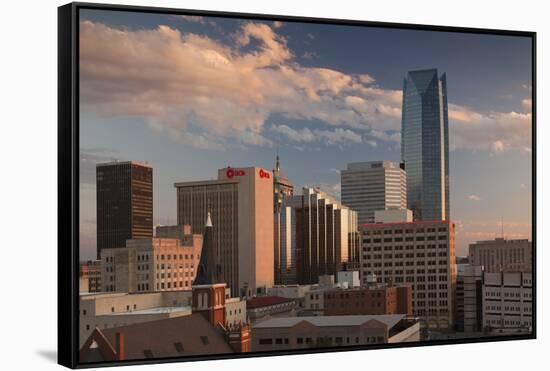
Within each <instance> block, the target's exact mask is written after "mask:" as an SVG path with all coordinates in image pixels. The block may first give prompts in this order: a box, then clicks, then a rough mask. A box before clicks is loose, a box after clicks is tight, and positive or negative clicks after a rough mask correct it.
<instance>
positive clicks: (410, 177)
mask: <svg viewBox="0 0 550 371" xmlns="http://www.w3.org/2000/svg"><path fill="white" fill-rule="evenodd" d="M401 159H402V161H403V162H404V164H405V171H406V173H407V207H408V208H409V209H411V210H412V211H413V217H414V219H415V220H448V219H450V213H449V206H450V204H449V120H448V112H447V79H446V77H445V74H443V75H441V77H438V73H437V69H429V70H419V71H410V72H409V73H408V74H407V78H406V79H405V80H404V82H403V111H402V120H401Z"/></svg>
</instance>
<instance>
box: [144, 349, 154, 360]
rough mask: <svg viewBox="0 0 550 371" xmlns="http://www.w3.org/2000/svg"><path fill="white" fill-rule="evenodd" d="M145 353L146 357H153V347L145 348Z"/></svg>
mask: <svg viewBox="0 0 550 371" xmlns="http://www.w3.org/2000/svg"><path fill="white" fill-rule="evenodd" d="M143 355H144V356H145V358H153V351H152V350H151V349H145V350H143Z"/></svg>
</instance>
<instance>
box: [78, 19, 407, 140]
mask: <svg viewBox="0 0 550 371" xmlns="http://www.w3.org/2000/svg"><path fill="white" fill-rule="evenodd" d="M187 17H188V16H187ZM184 19H186V20H188V21H194V22H201V21H204V19H202V20H201V19H200V18H195V17H192V18H184ZM80 38H81V39H80V57H81V66H80V67H81V68H80V70H81V99H82V107H83V109H84V110H87V111H88V112H92V113H94V114H95V115H97V116H98V117H100V118H117V117H124V118H141V119H145V120H146V121H147V122H148V124H149V126H150V128H152V129H153V130H158V131H161V132H165V133H166V134H167V135H169V136H170V137H172V138H174V139H176V140H179V141H181V142H183V143H187V144H189V145H193V146H196V147H200V148H213V149H223V147H224V146H221V147H220V144H221V143H223V144H225V145H229V144H228V143H230V142H231V141H234V142H237V143H246V144H254V145H269V143H270V141H269V139H268V138H265V137H263V135H262V132H263V131H264V126H265V123H266V121H267V119H268V118H269V116H270V115H271V114H279V115H282V116H284V117H286V118H289V119H298V120H320V121H323V122H324V123H326V124H328V125H334V126H338V127H340V129H341V130H338V131H334V132H332V133H331V132H326V133H324V132H318V133H317V136H324V137H325V139H326V140H327V141H328V142H330V143H334V142H338V141H339V140H340V139H339V138H340V137H346V136H347V137H348V138H349V139H350V140H352V141H355V142H357V141H358V140H359V138H358V136H357V135H353V134H352V133H351V132H350V131H346V130H349V129H351V128H355V129H360V130H365V131H366V133H369V132H370V131H371V130H372V131H376V132H377V133H379V134H380V136H382V133H385V130H386V128H394V129H395V128H398V127H399V119H400V118H399V112H400V108H399V105H400V98H399V99H395V98H396V97H400V94H401V92H399V91H393V90H384V89H380V88H377V87H375V86H373V84H374V79H373V78H372V77H371V76H369V75H366V74H361V75H353V74H345V73H342V72H339V71H336V70H333V69H329V68H318V67H315V68H313V67H312V68H309V67H304V66H301V65H300V64H299V63H297V62H296V59H295V56H294V54H293V52H292V51H291V50H290V49H289V48H288V46H287V42H286V39H285V38H284V37H282V36H280V35H277V34H276V33H275V31H274V29H273V28H271V27H270V26H269V25H267V24H262V23H250V22H249V23H244V24H242V25H241V27H240V29H239V30H238V31H237V32H236V33H235V34H234V35H233V37H232V38H231V40H232V43H229V44H222V43H220V42H218V41H216V40H214V39H211V38H209V37H207V36H202V35H197V34H193V33H181V32H180V31H179V30H176V29H173V28H170V27H168V26H163V25H161V26H159V27H157V28H156V29H139V30H128V29H118V28H114V27H110V26H107V25H104V24H102V23H94V22H91V21H83V22H81V24H80ZM253 41H254V42H253ZM348 96H350V97H355V99H356V100H357V102H358V100H359V99H361V100H362V101H361V104H354V103H353V99H352V100H351V101H350V100H349V99H348V100H346V98H347V97H348ZM346 102H347V103H346ZM348 103H349V104H348Z"/></svg>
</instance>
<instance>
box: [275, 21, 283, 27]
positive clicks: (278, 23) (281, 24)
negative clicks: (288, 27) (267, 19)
mask: <svg viewBox="0 0 550 371" xmlns="http://www.w3.org/2000/svg"><path fill="white" fill-rule="evenodd" d="M284 25H285V24H284V23H283V22H281V21H274V22H273V27H275V28H281V27H283V26H284Z"/></svg>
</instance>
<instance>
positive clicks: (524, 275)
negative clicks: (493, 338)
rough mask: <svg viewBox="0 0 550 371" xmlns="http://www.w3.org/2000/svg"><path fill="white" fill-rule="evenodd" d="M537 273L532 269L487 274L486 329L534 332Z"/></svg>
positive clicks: (484, 295) (484, 283) (484, 278)
mask: <svg viewBox="0 0 550 371" xmlns="http://www.w3.org/2000/svg"><path fill="white" fill-rule="evenodd" d="M532 279H533V275H532V273H530V272H507V273H505V272H501V273H491V272H485V273H484V274H483V289H482V291H483V292H482V297H483V328H484V330H485V331H488V332H495V333H499V332H531V331H532V326H533V281H532Z"/></svg>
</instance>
